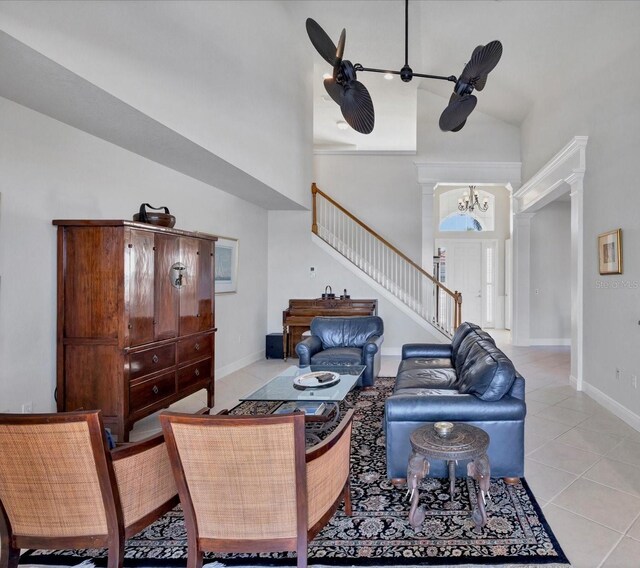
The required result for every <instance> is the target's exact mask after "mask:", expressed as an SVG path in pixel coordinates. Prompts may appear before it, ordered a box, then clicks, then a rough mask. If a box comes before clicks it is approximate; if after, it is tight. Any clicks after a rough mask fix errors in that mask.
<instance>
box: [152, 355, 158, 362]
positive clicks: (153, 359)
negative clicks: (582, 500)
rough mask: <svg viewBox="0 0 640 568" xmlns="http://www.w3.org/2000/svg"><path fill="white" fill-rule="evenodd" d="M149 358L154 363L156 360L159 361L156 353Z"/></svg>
mask: <svg viewBox="0 0 640 568" xmlns="http://www.w3.org/2000/svg"><path fill="white" fill-rule="evenodd" d="M151 360H152V361H153V362H154V363H157V362H158V361H160V358H159V357H158V356H157V355H154V356H153V357H151Z"/></svg>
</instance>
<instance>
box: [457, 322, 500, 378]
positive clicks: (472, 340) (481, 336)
mask: <svg viewBox="0 0 640 568" xmlns="http://www.w3.org/2000/svg"><path fill="white" fill-rule="evenodd" d="M470 325H475V324H470ZM479 340H486V341H489V342H490V343H493V344H494V345H495V342H494V340H493V337H491V336H490V335H489V334H488V333H487V332H486V331H483V330H482V329H480V328H479V327H477V326H476V327H475V328H473V329H470V330H469V331H468V332H467V334H466V335H465V337H464V339H463V340H462V341H461V343H460V346H459V347H458V349H457V351H456V354H455V355H452V360H453V366H454V367H455V368H456V369H457V370H458V371H459V370H460V369H462V367H463V366H464V362H465V360H466V359H467V356H468V355H469V350H470V349H471V348H472V347H473V346H474V345H475V344H476V343H477V342H478V341H479Z"/></svg>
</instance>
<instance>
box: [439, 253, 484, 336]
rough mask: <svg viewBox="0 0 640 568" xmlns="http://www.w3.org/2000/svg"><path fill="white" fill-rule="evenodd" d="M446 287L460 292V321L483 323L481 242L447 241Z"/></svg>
mask: <svg viewBox="0 0 640 568" xmlns="http://www.w3.org/2000/svg"><path fill="white" fill-rule="evenodd" d="M446 248H447V271H448V274H447V281H448V283H447V287H448V288H449V289H450V290H457V291H458V292H462V321H469V322H472V323H476V324H478V325H480V326H482V325H484V322H483V314H482V281H483V280H482V242H480V241H477V242H474V241H448V242H447V247H446Z"/></svg>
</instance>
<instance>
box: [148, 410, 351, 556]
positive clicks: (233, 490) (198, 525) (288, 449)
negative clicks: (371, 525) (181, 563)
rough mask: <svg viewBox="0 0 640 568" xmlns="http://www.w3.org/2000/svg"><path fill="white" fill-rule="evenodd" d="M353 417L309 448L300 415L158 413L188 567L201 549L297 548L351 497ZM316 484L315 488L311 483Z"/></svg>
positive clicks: (302, 550)
mask: <svg viewBox="0 0 640 568" xmlns="http://www.w3.org/2000/svg"><path fill="white" fill-rule="evenodd" d="M352 418H353V412H352V411H350V412H349V413H347V415H346V416H345V418H344V419H343V421H342V422H341V423H340V425H339V426H338V427H337V428H336V430H335V431H334V432H333V433H332V435H331V436H330V437H329V438H327V439H326V440H325V441H324V442H322V443H321V444H319V445H318V446H315V447H314V448H311V449H310V450H309V451H306V449H305V418H304V415H303V414H301V413H294V414H289V415H263V416H231V415H224V416H220V415H217V416H193V415H187V414H179V413H172V412H164V413H162V414H161V415H160V421H161V423H162V428H163V431H164V434H165V439H166V443H167V449H168V451H169V457H170V459H171V462H172V466H173V471H174V474H175V476H176V482H177V486H178V492H179V494H180V500H181V502H182V507H183V510H184V514H185V522H186V525H187V534H188V544H189V560H188V566H189V567H194V568H197V567H199V566H201V565H202V556H203V552H204V551H206V550H209V551H219V552H272V551H288V550H289V551H296V552H297V554H298V566H306V562H307V543H308V541H309V539H311V538H313V536H315V534H316V533H317V532H318V530H320V528H321V527H322V526H324V524H326V522H327V521H328V520H329V519H330V518H331V516H332V515H333V513H334V512H335V510H336V509H337V507H338V505H339V504H340V502H341V501H342V498H343V497H344V498H345V501H346V503H347V509H348V512H349V513H350V501H349V498H348V497H349V496H348V488H349V484H348V480H349V454H350V438H351V421H352ZM312 484H313V486H312Z"/></svg>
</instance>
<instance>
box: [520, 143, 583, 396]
mask: <svg viewBox="0 0 640 568" xmlns="http://www.w3.org/2000/svg"><path fill="white" fill-rule="evenodd" d="M588 140H589V137H588V136H574V137H573V138H572V139H571V140H570V141H569V143H568V144H567V145H566V146H564V148H562V149H561V150H560V151H559V152H558V153H557V154H556V155H555V156H554V157H553V158H551V160H549V161H548V162H547V163H546V164H545V165H544V166H543V167H542V168H541V169H540V171H538V172H537V173H536V174H535V175H534V176H533V177H532V178H531V179H530V180H528V181H527V182H526V183H525V184H524V185H523V186H522V187H521V188H520V189H518V190H517V191H515V192H514V193H513V214H514V229H515V228H516V226H517V224H518V223H517V221H518V219H519V218H521V216H522V215H526V214H534V213H535V212H536V211H538V210H539V209H541V208H542V207H544V206H545V205H547V204H548V203H550V202H552V201H554V200H555V199H557V198H558V197H560V196H561V195H564V194H566V193H569V195H570V196H571V342H570V343H571V382H572V383H573V384H575V385H576V388H577V389H578V390H582V389H583V384H582V383H583V358H584V351H583V349H584V345H583V343H584V341H583V326H584V306H583V289H584V270H583V267H584V185H583V180H584V175H585V172H586V169H587V161H586V150H587V142H588ZM515 235H517V232H516V231H515V230H514V236H515ZM521 244H522V245H523V246H522V247H518V248H515V245H514V252H513V256H514V259H513V262H514V283H513V288H514V298H515V300H514V325H513V328H514V331H513V337H514V338H518V339H521V340H523V341H524V340H525V338H526V339H527V340H529V341H530V339H529V338H528V337H527V336H528V335H529V333H530V330H529V311H530V299H529V293H528V292H529V282H530V276H531V275H530V270H531V267H530V266H529V257H530V252H528V251H524V250H523V249H524V248H525V247H524V245H525V243H524V242H523V243H521ZM528 246H529V243H526V247H528ZM522 253H524V255H523V256H520V255H521V254H522ZM518 292H522V293H521V294H518ZM516 314H517V315H518V319H515V316H516ZM514 343H515V344H516V345H524V344H525V343H520V342H518V343H516V341H515V340H514ZM591 388H593V387H591Z"/></svg>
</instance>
